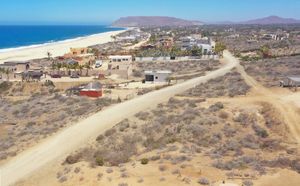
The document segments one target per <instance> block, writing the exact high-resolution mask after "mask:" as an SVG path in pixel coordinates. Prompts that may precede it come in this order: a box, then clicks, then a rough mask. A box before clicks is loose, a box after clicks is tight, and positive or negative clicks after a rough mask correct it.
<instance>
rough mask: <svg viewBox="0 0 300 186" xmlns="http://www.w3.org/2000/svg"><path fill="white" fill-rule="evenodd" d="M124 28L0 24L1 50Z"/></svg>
mask: <svg viewBox="0 0 300 186" xmlns="http://www.w3.org/2000/svg"><path fill="white" fill-rule="evenodd" d="M118 30H123V28H113V27H109V26H4V25H3V26H0V51H3V49H14V48H19V47H30V46H38V45H41V44H47V43H53V42H57V41H64V40H69V39H76V38H80V37H84V36H89V35H93V34H99V33H104V32H110V31H118Z"/></svg>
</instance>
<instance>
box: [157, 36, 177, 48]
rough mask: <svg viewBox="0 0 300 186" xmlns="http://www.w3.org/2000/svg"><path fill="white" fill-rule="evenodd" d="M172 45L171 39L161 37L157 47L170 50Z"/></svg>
mask: <svg viewBox="0 0 300 186" xmlns="http://www.w3.org/2000/svg"><path fill="white" fill-rule="evenodd" d="M173 45H174V40H173V38H172V37H163V38H161V39H160V40H159V42H158V43H157V46H158V47H163V48H171V47H173Z"/></svg>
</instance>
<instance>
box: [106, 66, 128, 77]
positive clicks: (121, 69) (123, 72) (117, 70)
mask: <svg viewBox="0 0 300 186" xmlns="http://www.w3.org/2000/svg"><path fill="white" fill-rule="evenodd" d="M107 72H108V75H113V74H115V75H118V76H119V77H120V78H123V79H128V78H129V76H130V75H131V74H132V72H133V65H132V62H123V63H120V62H111V63H109V64H108V71H107Z"/></svg>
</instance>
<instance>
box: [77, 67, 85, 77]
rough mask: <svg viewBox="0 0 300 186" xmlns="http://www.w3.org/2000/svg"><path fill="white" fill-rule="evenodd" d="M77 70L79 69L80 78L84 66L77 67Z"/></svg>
mask: <svg viewBox="0 0 300 186" xmlns="http://www.w3.org/2000/svg"><path fill="white" fill-rule="evenodd" d="M78 69H79V73H80V76H82V70H83V69H84V66H83V65H79V66H78Z"/></svg>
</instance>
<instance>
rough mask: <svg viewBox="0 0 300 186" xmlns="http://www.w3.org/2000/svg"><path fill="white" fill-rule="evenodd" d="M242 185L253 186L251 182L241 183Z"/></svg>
mask: <svg viewBox="0 0 300 186" xmlns="http://www.w3.org/2000/svg"><path fill="white" fill-rule="evenodd" d="M243 185H244V186H252V185H253V182H252V181H250V180H245V181H243Z"/></svg>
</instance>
